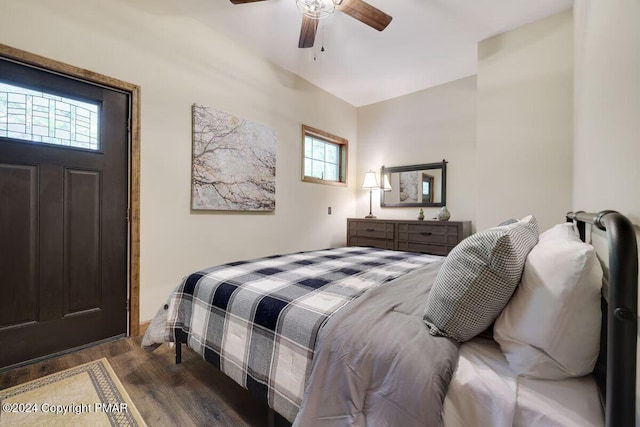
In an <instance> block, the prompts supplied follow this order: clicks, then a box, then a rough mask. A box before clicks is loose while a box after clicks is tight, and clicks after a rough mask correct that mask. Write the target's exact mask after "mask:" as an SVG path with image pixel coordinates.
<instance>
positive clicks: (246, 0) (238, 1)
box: [231, 0, 265, 4]
mask: <svg viewBox="0 0 640 427" xmlns="http://www.w3.org/2000/svg"><path fill="white" fill-rule="evenodd" d="M257 1H265V0H231V3H233V4H244V3H254V2H257Z"/></svg>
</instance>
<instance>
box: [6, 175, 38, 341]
mask: <svg viewBox="0 0 640 427" xmlns="http://www.w3.org/2000/svg"><path fill="white" fill-rule="evenodd" d="M37 185H38V168H37V167H36V166H33V165H16V164H7V163H1V164H0V236H2V238H0V253H9V252H10V253H11V257H5V256H3V257H0V271H1V272H2V273H3V276H2V279H1V280H2V281H7V282H11V283H20V284H21V286H19V287H17V288H16V289H15V290H14V291H13V292H9V293H4V292H3V295H2V298H3V299H6V303H5V304H3V306H6V307H3V308H5V309H4V310H0V330H2V329H4V328H9V327H17V326H20V325H23V324H25V323H28V322H33V321H35V320H36V319H37V318H38V293H37V270H36V265H37V257H38V223H37V220H38V193H37V188H38V187H37Z"/></svg>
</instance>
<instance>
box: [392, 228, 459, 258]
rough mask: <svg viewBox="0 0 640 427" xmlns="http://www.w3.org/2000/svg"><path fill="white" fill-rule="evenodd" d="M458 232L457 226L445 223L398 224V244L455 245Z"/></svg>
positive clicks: (457, 240) (457, 239)
mask: <svg viewBox="0 0 640 427" xmlns="http://www.w3.org/2000/svg"><path fill="white" fill-rule="evenodd" d="M458 230H459V228H458V227H457V226H455V225H449V224H446V223H435V224H434V223H431V224H430V223H425V224H418V223H400V224H398V242H399V243H400V242H411V243H423V244H432V243H436V244H441V245H456V244H457V243H458V242H459V236H458ZM400 250H404V249H400ZM421 252H422V251H421Z"/></svg>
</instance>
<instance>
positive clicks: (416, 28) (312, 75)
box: [180, 0, 573, 106]
mask: <svg viewBox="0 0 640 427" xmlns="http://www.w3.org/2000/svg"><path fill="white" fill-rule="evenodd" d="M367 1H368V3H369V4H371V5H372V6H375V7H376V8H378V9H380V10H382V11H384V12H386V13H387V14H389V15H391V16H392V17H393V20H392V21H391V23H390V24H389V26H388V27H387V28H386V29H385V30H384V31H382V32H378V31H376V30H374V29H372V28H371V27H368V26H366V25H364V24H362V23H361V22H359V21H357V20H355V19H353V18H352V17H350V16H348V15H346V14H344V13H342V12H339V11H337V12H335V13H334V14H333V15H331V16H330V17H328V18H325V19H323V20H321V22H320V25H319V28H318V32H317V36H316V42H315V45H314V47H312V48H307V49H300V48H298V39H299V35H300V26H301V22H302V15H301V14H300V13H299V12H298V9H297V7H296V1H295V0H268V1H258V2H255V3H247V4H239V5H234V4H232V3H231V2H230V1H229V0H182V1H181V2H180V5H181V6H180V7H182V8H184V10H185V12H186V13H189V14H190V15H192V16H194V17H195V18H197V19H198V20H200V21H201V22H203V23H205V24H206V25H208V26H210V27H211V28H213V29H215V30H216V31H218V32H220V33H222V34H224V35H226V36H227V37H229V38H231V39H233V40H236V41H237V42H238V43H240V44H241V45H244V46H246V47H247V48H249V49H251V50H253V51H255V52H256V54H258V55H262V56H264V57H265V58H267V59H268V60H270V61H272V62H274V63H276V64H278V65H280V66H281V67H283V68H285V69H287V70H289V71H291V72H293V73H295V74H297V75H299V76H301V77H303V78H304V79H306V80H308V81H310V82H312V83H314V84H315V85H317V86H319V87H321V88H322V89H324V90H326V91H328V92H330V93H332V94H334V95H335V96H337V97H339V98H341V99H343V100H345V101H347V102H349V103H351V104H353V105H354V106H362V105H366V104H370V103H374V102H378V101H382V100H385V99H390V98H394V97H397V96H401V95H405V94H408V93H412V92H415V91H418V90H422V89H425V88H428V87H431V86H435V85H438V84H442V83H445V82H448V81H452V80H456V79H459V78H462V77H466V76H469V75H473V74H475V72H476V65H477V54H476V51H477V43H478V42H479V41H481V40H483V39H486V38H488V37H491V36H494V35H496V34H499V33H502V32H504V31H508V30H510V29H513V28H517V27H519V26H522V25H524V24H527V23H530V22H533V21H536V20H538V19H541V18H544V17H546V16H549V15H552V14H554V13H558V12H561V11H563V10H566V9H568V8H570V7H571V6H572V4H573V2H572V0H446V1H445V0H367ZM322 47H324V51H321V48H322Z"/></svg>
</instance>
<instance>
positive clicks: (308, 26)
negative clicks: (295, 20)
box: [298, 15, 318, 48]
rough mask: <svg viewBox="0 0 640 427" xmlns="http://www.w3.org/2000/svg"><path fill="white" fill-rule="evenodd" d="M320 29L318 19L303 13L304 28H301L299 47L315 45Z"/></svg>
mask: <svg viewBox="0 0 640 427" xmlns="http://www.w3.org/2000/svg"><path fill="white" fill-rule="evenodd" d="M317 30H318V20H317V19H311V18H309V17H308V16H305V15H302V28H300V41H299V42H298V47H299V48H306V47H313V43H314V42H315V40H316V31H317Z"/></svg>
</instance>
